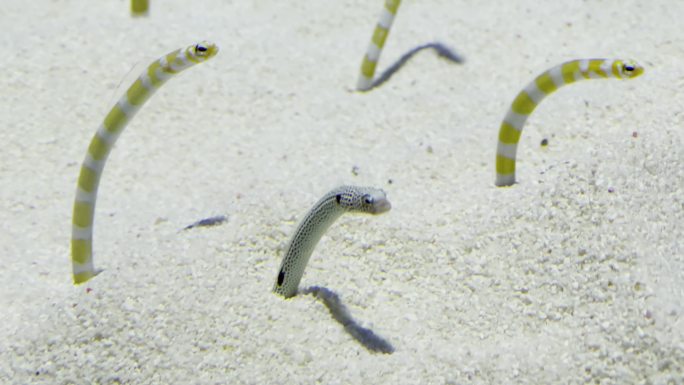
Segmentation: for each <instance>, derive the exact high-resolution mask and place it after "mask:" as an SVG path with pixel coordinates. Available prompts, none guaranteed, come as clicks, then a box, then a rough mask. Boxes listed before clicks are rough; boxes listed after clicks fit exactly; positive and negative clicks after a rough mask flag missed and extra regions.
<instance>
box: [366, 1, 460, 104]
mask: <svg viewBox="0 0 684 385" xmlns="http://www.w3.org/2000/svg"><path fill="white" fill-rule="evenodd" d="M399 5H401V0H386V1H385V6H384V8H383V9H382V12H381V13H380V18H379V20H378V23H377V25H376V26H375V30H374V31H373V35H372V36H371V41H370V44H368V49H367V50H366V54H365V55H364V57H363V61H362V62H361V73H360V74H359V80H358V82H357V83H356V90H357V91H369V90H371V89H373V88H375V87H378V86H380V85H381V84H382V83H384V82H386V81H387V80H389V78H390V77H392V75H394V73H395V72H397V71H398V70H399V69H400V68H401V67H402V66H403V65H404V64H406V62H407V61H408V60H409V59H410V58H411V57H413V55H415V54H417V53H418V52H419V51H422V50H424V49H428V48H433V49H434V50H435V51H437V54H438V55H439V56H440V57H443V58H445V59H447V60H449V61H452V62H454V63H462V62H463V58H462V57H460V56H459V55H458V54H457V53H455V52H454V51H453V50H451V49H450V48H448V47H447V46H445V45H444V44H442V43H439V42H433V43H427V44H423V45H419V46H418V47H415V48H413V49H412V50H410V51H408V52H407V53H405V54H404V55H403V56H402V57H401V58H399V60H397V61H396V63H394V64H393V65H391V66H389V67H388V68H387V69H386V70H385V71H384V72H383V73H382V74H381V75H380V76H379V77H378V78H377V79H375V80H373V77H374V76H375V67H376V66H377V64H378V60H380V54H381V53H382V48H383V47H384V45H385V40H387V36H388V35H389V31H390V28H391V27H392V22H393V21H394V17H395V16H396V15H397V11H398V10H399Z"/></svg>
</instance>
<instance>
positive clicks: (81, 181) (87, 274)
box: [71, 42, 218, 284]
mask: <svg viewBox="0 0 684 385" xmlns="http://www.w3.org/2000/svg"><path fill="white" fill-rule="evenodd" d="M217 52H218V47H217V46H216V45H215V44H213V43H209V42H200V43H198V44H193V45H191V46H188V47H186V48H181V49H177V50H175V51H173V52H171V53H169V54H167V55H165V56H163V57H161V58H159V59H158V60H156V61H154V62H153V63H152V64H150V65H149V66H148V67H147V70H145V71H144V72H143V73H142V74H141V75H140V76H139V77H138V79H137V80H136V81H135V82H134V83H133V85H131V87H130V88H129V89H128V90H127V91H126V93H125V94H124V95H123V96H122V97H121V99H119V101H118V102H117V103H116V104H115V105H114V107H113V108H112V109H111V110H110V111H109V113H108V114H107V116H106V117H105V119H104V121H103V122H102V124H101V125H100V126H99V127H98V129H97V132H96V133H95V136H93V139H92V140H91V141H90V145H89V146H88V151H87V153H86V156H85V160H84V161H83V164H82V165H81V172H80V175H79V176H78V187H77V189H76V199H75V200H74V216H73V220H72V233H71V263H72V268H73V278H74V283H75V284H79V283H83V282H86V281H88V280H89V279H90V278H92V277H94V276H95V275H97V274H98V273H99V271H96V270H95V267H94V266H93V219H94V216H95V201H96V199H97V188H98V186H99V184H100V177H101V176H102V170H103V168H104V165H105V162H106V160H107V156H108V155H109V152H110V151H111V149H112V146H113V145H114V143H115V142H116V139H117V138H118V137H119V135H120V134H121V132H122V131H123V129H124V128H125V127H126V125H127V124H128V122H129V121H130V120H131V119H132V118H133V116H135V114H136V112H138V110H139V109H140V107H142V105H143V104H145V102H146V101H147V100H148V99H149V98H150V96H152V94H154V92H155V91H156V90H157V89H158V88H159V87H161V85H162V84H164V83H165V82H166V81H167V80H168V79H169V78H171V77H172V76H173V75H174V74H177V73H178V72H180V71H183V70H185V69H187V68H190V67H192V66H193V65H195V64H199V63H202V62H204V61H206V60H208V59H210V58H212V57H213V56H214V55H216V53H217Z"/></svg>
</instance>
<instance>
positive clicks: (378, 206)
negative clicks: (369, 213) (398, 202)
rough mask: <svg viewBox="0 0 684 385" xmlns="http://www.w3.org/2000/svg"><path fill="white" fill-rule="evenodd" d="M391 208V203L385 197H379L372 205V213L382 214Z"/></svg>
mask: <svg viewBox="0 0 684 385" xmlns="http://www.w3.org/2000/svg"><path fill="white" fill-rule="evenodd" d="M391 208H392V204H391V203H390V201H388V200H387V199H386V198H381V199H378V200H377V201H375V204H374V205H373V214H382V213H386V212H388V211H389V210H390V209H391Z"/></svg>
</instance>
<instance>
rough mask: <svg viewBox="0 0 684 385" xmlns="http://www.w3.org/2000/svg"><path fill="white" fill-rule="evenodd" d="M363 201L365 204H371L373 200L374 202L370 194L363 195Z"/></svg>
mask: <svg viewBox="0 0 684 385" xmlns="http://www.w3.org/2000/svg"><path fill="white" fill-rule="evenodd" d="M363 201H364V202H365V203H366V204H367V205H372V204H373V202H374V200H373V197H372V196H370V195H366V196H365V197H363Z"/></svg>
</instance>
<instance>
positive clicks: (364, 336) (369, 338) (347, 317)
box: [299, 286, 394, 354]
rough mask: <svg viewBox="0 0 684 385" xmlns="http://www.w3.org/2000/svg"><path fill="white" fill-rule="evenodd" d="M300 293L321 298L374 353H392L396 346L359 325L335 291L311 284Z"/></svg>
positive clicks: (346, 329)
mask: <svg viewBox="0 0 684 385" xmlns="http://www.w3.org/2000/svg"><path fill="white" fill-rule="evenodd" d="M299 293H300V294H311V295H313V296H314V297H315V298H317V299H319V300H321V302H323V304H324V305H325V306H326V307H327V308H328V310H329V311H330V314H331V315H332V316H333V318H334V319H335V321H337V322H339V323H340V324H341V325H342V326H343V327H344V330H345V331H346V332H347V333H349V334H350V335H351V336H352V337H353V338H354V339H355V340H357V341H358V342H359V343H361V345H363V347H365V348H366V349H368V350H369V351H371V352H373V353H385V354H391V353H393V352H394V347H393V346H392V345H391V344H390V343H389V342H388V341H387V340H385V339H384V338H382V337H380V336H379V335H377V334H375V332H373V331H372V330H370V329H368V328H364V327H363V326H361V325H359V323H358V322H356V320H354V318H353V317H352V316H351V314H349V310H347V307H346V306H345V305H344V304H343V303H342V301H341V300H340V296H338V295H337V294H336V293H335V292H334V291H332V290H330V289H327V288H325V287H320V286H311V287H307V288H305V289H303V290H300V292H299Z"/></svg>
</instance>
